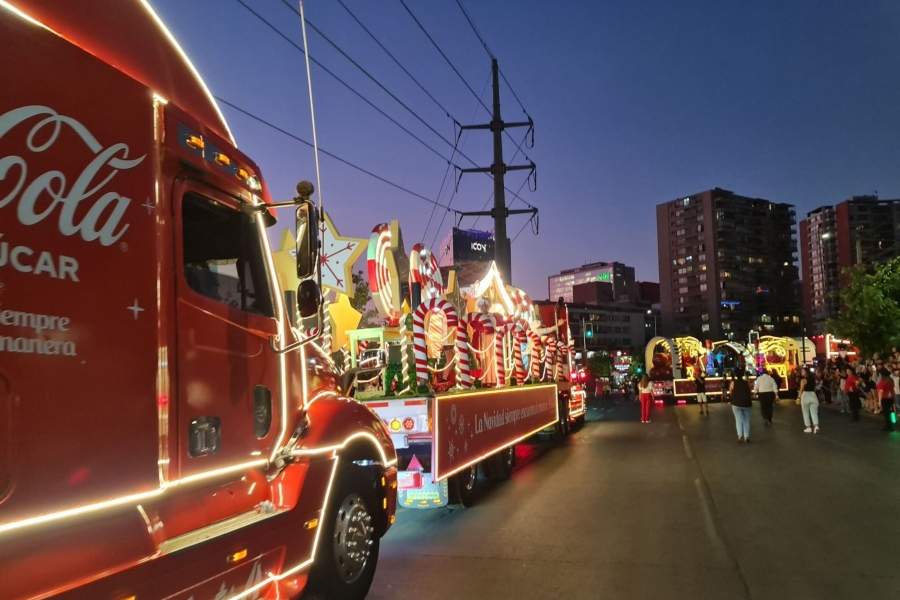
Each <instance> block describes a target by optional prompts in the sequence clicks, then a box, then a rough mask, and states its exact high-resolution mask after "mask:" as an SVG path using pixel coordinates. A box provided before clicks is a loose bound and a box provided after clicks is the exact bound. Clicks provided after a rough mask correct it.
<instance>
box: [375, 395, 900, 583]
mask: <svg viewBox="0 0 900 600" xmlns="http://www.w3.org/2000/svg"><path fill="white" fill-rule="evenodd" d="M711 412H712V414H711V416H709V417H705V418H704V417H700V416H699V414H698V412H697V408H696V406H683V407H667V408H665V409H657V410H656V411H655V412H654V418H653V422H652V423H651V424H648V425H642V424H641V423H640V422H639V419H638V411H637V407H636V406H634V405H630V406H622V407H618V408H615V409H612V410H599V409H595V408H592V409H591V411H590V413H589V422H588V423H587V425H586V426H585V427H584V429H582V430H581V431H579V432H577V433H575V434H573V435H572V436H571V437H569V438H568V439H567V440H566V441H565V442H563V443H561V444H556V445H554V444H552V443H550V442H540V443H536V444H530V445H528V446H523V447H521V448H520V449H519V453H518V455H519V458H520V459H521V460H520V464H519V465H518V466H517V469H516V471H515V473H514V474H513V477H512V479H511V480H510V481H507V482H504V483H502V484H499V485H495V486H493V487H491V488H489V489H488V490H487V491H486V492H485V493H484V495H483V497H482V498H481V501H480V503H479V504H478V505H477V506H475V507H473V508H469V509H457V510H449V509H443V510H434V511H414V510H402V511H401V512H400V514H399V516H398V519H397V523H396V524H395V525H394V527H393V528H392V529H391V531H390V532H389V533H388V535H387V536H386V538H385V539H384V540H383V542H382V547H381V557H380V561H379V565H378V571H377V573H376V576H375V581H374V584H373V586H372V591H371V593H370V597H371V598H376V599H394V598H411V599H416V600H429V599H437V598H447V599H450V598H453V599H460V598H466V599H469V598H471V599H476V598H477V599H480V598H490V599H502V598H511V599H516V600H524V599H528V598H591V599H597V598H615V599H619V598H626V599H627V598H647V599H652V600H662V599H667V598H690V599H692V600H693V599H698V598H710V599H715V600H725V599H730V598H736V599H743V598H755V599H756V598H773V599H781V598H785V599H790V600H801V599H807V598H809V599H816V600H820V599H825V598H828V599H831V598H853V599H858V598H865V599H876V598H892V599H896V598H900V433H893V434H886V433H883V432H881V431H879V427H880V425H881V423H880V422H879V421H876V420H875V419H863V421H862V422H860V423H855V424H854V423H850V422H849V421H848V420H847V419H845V418H844V416H843V415H839V414H836V413H833V412H823V416H822V433H820V434H819V435H816V436H813V435H809V434H804V433H803V432H802V428H803V427H802V423H801V417H800V412H799V408H798V407H795V406H794V405H793V402H791V401H782V402H781V403H780V406H778V407H777V409H776V414H775V424H774V427H773V428H771V429H767V428H764V427H763V424H762V420H761V419H760V416H759V411H758V406H754V414H753V422H752V443H751V444H749V445H739V444H737V443H736V435H735V430H734V424H733V423H734V421H733V418H732V415H731V409H730V407H729V406H727V405H726V406H722V405H713V406H712V410H711Z"/></svg>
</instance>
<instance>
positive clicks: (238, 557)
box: [228, 548, 247, 565]
mask: <svg viewBox="0 0 900 600" xmlns="http://www.w3.org/2000/svg"><path fill="white" fill-rule="evenodd" d="M245 558H247V549H246V548H241V549H240V550H238V551H237V552H232V553H231V554H229V555H228V563H229V564H232V565H233V564H234V563H238V562H241V561H242V560H244V559H245Z"/></svg>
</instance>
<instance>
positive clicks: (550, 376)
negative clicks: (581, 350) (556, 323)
mask: <svg viewBox="0 0 900 600" xmlns="http://www.w3.org/2000/svg"><path fill="white" fill-rule="evenodd" d="M557 346H558V344H557V343H556V336H555V335H548V336H545V337H544V347H545V348H546V349H547V352H546V353H545V355H544V362H545V367H546V371H545V377H544V378H545V379H546V380H548V381H556V365H557V360H556V351H557Z"/></svg>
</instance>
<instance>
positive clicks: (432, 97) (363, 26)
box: [337, 0, 458, 123]
mask: <svg viewBox="0 0 900 600" xmlns="http://www.w3.org/2000/svg"><path fill="white" fill-rule="evenodd" d="M337 2H338V4H340V5H341V6H342V7H343V9H344V10H345V11H347V14H349V15H350V16H351V17H352V18H353V20H354V21H356V24H357V25H359V26H360V27H361V28H362V30H363V31H365V32H366V34H368V36H369V37H370V38H372V41H374V42H375V43H376V44H378V47H379V48H381V49H382V50H383V51H384V53H385V54H387V55H388V56H389V57H390V59H391V60H392V61H394V64H395V65H397V66H398V67H400V70H402V71H403V72H404V73H406V75H407V77H409V78H410V79H411V80H412V81H413V83H415V84H416V85H417V86H418V87H419V89H420V90H422V92H423V93H424V94H425V95H426V96H428V98H429V99H431V101H432V102H434V104H435V106H437V107H438V108H440V109H441V110H442V111H444V114H446V115H447V116H448V117H450V118H451V119H453V121H454V122H457V123H458V121H457V119H456V118H455V117H454V116H453V115H452V114H451V113H450V111H449V110H448V109H447V108H446V107H445V106H444V105H443V104H441V103H440V102H439V101H438V99H437V98H435V97H434V95H433V94H432V93H431V92H429V91H428V90H427V89H426V88H425V86H424V85H422V84H421V83H420V82H419V80H418V79H416V77H415V76H414V75H413V74H412V73H410V72H409V69H407V68H406V67H405V66H403V64H402V63H401V62H400V61H399V60H398V59H397V57H396V56H394V55H393V53H392V52H391V51H390V50H388V49H387V47H386V46H385V45H384V44H383V43H382V42H381V40H379V39H378V38H377V37H376V36H375V34H374V33H372V32H371V31H370V30H369V28H368V27H366V26H365V25H364V24H363V22H362V21H361V20H360V19H359V17H357V16H356V14H354V12H353V11H352V10H350V7H348V6H347V5H346V4H345V3H344V1H343V0H337Z"/></svg>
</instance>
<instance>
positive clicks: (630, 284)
mask: <svg viewBox="0 0 900 600" xmlns="http://www.w3.org/2000/svg"><path fill="white" fill-rule="evenodd" d="M591 282H600V283H608V284H611V285H612V297H613V300H615V301H616V302H636V301H637V299H638V296H637V286H636V284H635V281H634V267H629V266H628V265H624V264H622V263H620V262H595V263H591V264H588V265H581V266H580V267H577V268H575V269H566V270H564V271H560V272H559V274H558V275H551V276H550V277H548V278H547V288H548V292H549V294H550V295H549V298H550V300H553V301H556V300H558V299H559V298H562V299H563V300H565V301H566V302H572V301H573V300H574V290H573V288H574V287H575V286H576V285H580V284H583V283H591Z"/></svg>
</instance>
